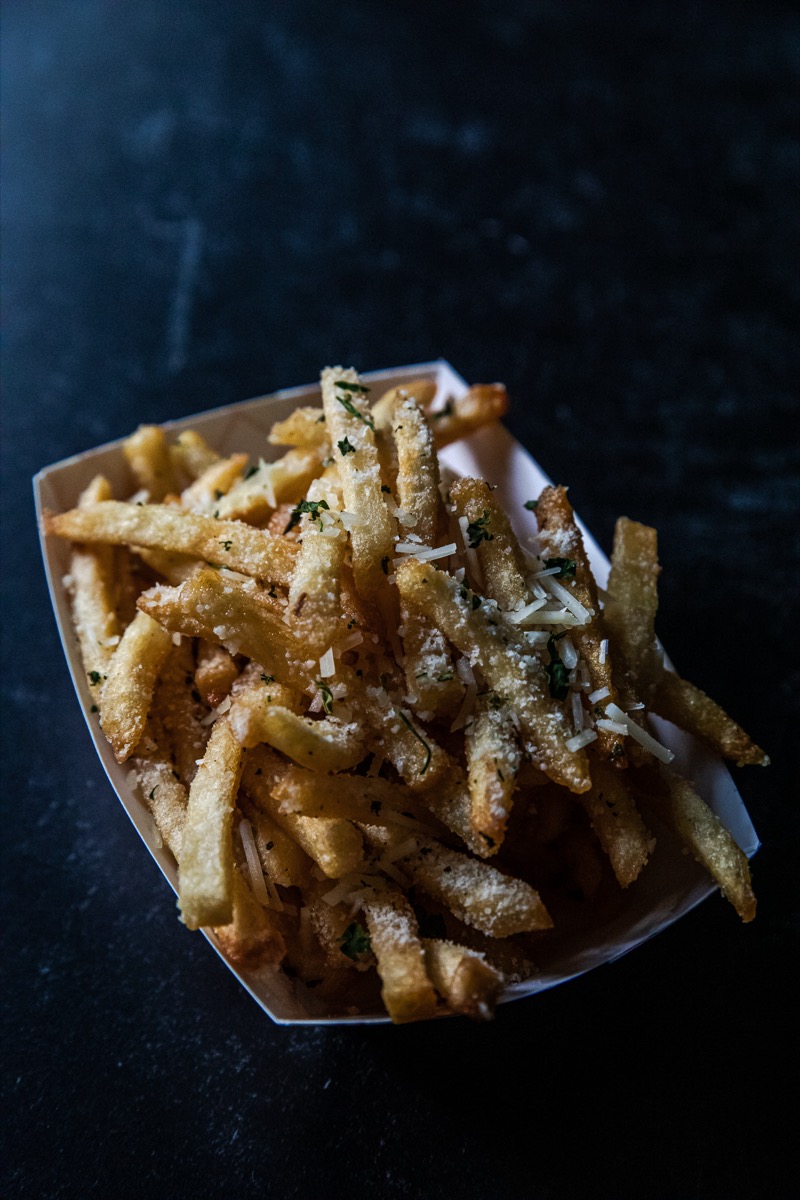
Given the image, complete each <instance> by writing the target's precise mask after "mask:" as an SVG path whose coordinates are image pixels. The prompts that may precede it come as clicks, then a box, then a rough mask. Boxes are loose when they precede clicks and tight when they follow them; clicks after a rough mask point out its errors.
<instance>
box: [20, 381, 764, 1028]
mask: <svg viewBox="0 0 800 1200" xmlns="http://www.w3.org/2000/svg"><path fill="white" fill-rule="evenodd" d="M420 377H425V378H435V379H436V382H437V396H438V398H439V399H444V398H445V397H447V396H458V395H461V394H462V393H463V392H464V391H465V390H466V387H467V384H466V382H465V381H464V380H463V379H462V378H461V377H460V376H459V375H458V374H456V372H455V371H454V370H453V369H452V367H450V365H449V364H448V363H446V362H443V361H439V362H433V363H419V364H416V365H414V366H408V367H397V368H393V369H391V370H385V371H374V372H371V373H366V374H364V375H363V378H364V379H365V380H366V381H367V382H368V383H369V384H370V385H371V386H372V387H373V389H374V390H375V392H379V391H380V390H382V389H384V388H389V387H393V386H395V385H397V384H403V383H408V382H410V381H411V380H413V379H418V378H420ZM307 404H319V386H318V385H317V384H311V385H309V386H307V387H298V388H291V389H289V390H285V391H280V392H276V393H274V394H273V395H270V396H261V397H258V398H256V399H253V400H246V401H244V402H242V403H238V404H231V405H228V406H226V407H224V408H217V409H212V410H211V411H209V412H205V413H200V414H198V415H196V416H192V417H187V418H185V419H184V420H180V421H170V422H166V423H165V424H164V428H165V429H166V430H167V431H168V432H170V433H172V434H174V435H177V434H178V433H180V432H181V431H182V430H184V429H196V430H197V431H198V432H200V433H201V434H202V435H203V436H204V437H205V438H206V439H207V440H208V441H209V443H210V444H211V445H212V446H214V448H215V449H216V450H218V451H219V452H220V453H221V454H223V455H228V454H232V453H234V452H236V451H239V452H241V451H245V452H248V451H249V452H251V453H252V454H254V455H256V456H262V457H264V458H265V459H267V460H270V459H272V458H276V457H278V455H279V454H280V453H281V450H280V448H279V447H274V446H270V445H269V443H268V442H267V436H266V435H267V433H268V431H269V429H270V427H271V426H272V424H273V422H274V421H276V420H279V419H282V418H283V417H286V416H287V415H288V414H289V413H290V412H291V411H292V410H293V409H294V408H296V407H297V406H298V405H307ZM121 447H122V441H118V442H111V443H108V444H107V445H105V446H100V447H98V448H97V449H95V450H90V451H87V452H86V453H85V454H79V455H76V456H75V457H73V458H69V459H65V460H64V461H62V462H59V463H55V464H53V465H52V466H50V467H46V468H45V469H44V470H42V471H40V472H39V474H38V475H36V477H35V478H34V493H35V499H36V510H37V517H38V519H39V528H40V530H41V517H42V513H43V512H44V510H45V509H49V510H50V511H54V512H61V511H64V510H65V509H68V508H72V507H74V505H75V504H76V503H77V499H78V496H79V494H80V492H81V491H82V489H83V488H84V487H85V486H86V485H87V484H88V483H89V482H90V480H91V479H92V478H93V477H94V476H95V475H96V474H97V473H98V472H102V473H103V474H104V475H105V476H106V477H107V478H108V479H109V481H110V483H111V485H112V487H113V488H114V489H115V490H116V491H117V494H124V491H125V488H126V487H127V486H128V474H127V466H126V464H125V462H124V458H123V455H122V453H121ZM441 459H442V462H443V463H445V464H446V465H447V466H449V467H450V468H452V469H453V470H454V471H455V472H456V473H457V474H460V475H474V476H478V477H479V478H484V479H487V480H488V481H489V482H490V483H492V484H495V485H497V495H498V500H499V501H500V503H501V504H502V506H503V507H504V508H505V509H506V511H507V512H508V513H509V514H510V515H511V520H512V524H513V525H516V527H517V529H516V531H517V533H518V534H520V535H521V536H524V535H525V534H529V533H530V520H529V519H528V524H527V527H526V524H525V510H524V508H523V504H524V502H525V501H526V500H529V499H530V498H531V497H532V496H537V495H538V494H539V492H540V491H541V489H542V488H543V487H544V486H546V485H547V484H549V483H550V482H551V480H550V479H548V477H547V476H546V475H545V473H544V472H543V471H542V469H541V468H540V467H539V466H538V464H537V463H536V462H534V460H533V459H532V458H531V457H530V455H529V454H528V453H527V452H526V450H524V449H523V447H522V446H521V445H520V444H519V443H518V442H517V441H515V439H514V438H513V437H512V436H511V435H510V434H509V432H508V431H507V430H506V429H505V428H504V427H502V426H495V427H493V428H489V429H486V430H483V431H481V432H479V433H477V434H475V435H473V436H472V437H470V438H468V439H466V440H464V441H462V442H458V443H455V444H454V445H452V446H449V447H448V448H447V449H445V450H444V451H443V452H442V454H441ZM579 524H581V530H582V533H583V536H584V539H585V543H586V549H587V552H588V554H589V557H590V560H591V564H592V568H593V570H594V573H595V576H596V578H597V581H598V583H599V584H600V586H601V587H603V586H605V584H606V581H607V578H608V569H609V564H608V560H607V559H606V557H605V555H604V554H603V552H602V551H601V550H600V548H599V546H598V545H597V543H596V542H595V541H594V539H593V538H592V537H591V535H590V534H589V533H588V531H587V529H586V528H585V526H584V525H583V524H582V523H580V522H579ZM40 536H41V538H42V554H43V557H44V565H45V570H46V573H47V580H48V585H49V589H50V596H51V599H52V602H53V609H54V612H55V616H56V621H57V623H58V629H59V633H60V636H61V642H62V645H63V647H64V653H65V655H66V658H67V662H68V664H69V668H70V672H71V675H72V682H73V685H74V687H75V691H76V693H77V696H78V700H79V702H80V704H81V707H82V709H83V714H84V717H85V719H86V724H87V727H88V729H89V735H90V737H91V739H92V741H93V742H94V746H95V749H96V751H97V754H98V756H99V758H100V761H101V763H102V764H103V767H104V769H105V772H106V774H107V776H108V778H109V780H110V782H111V785H112V787H113V788H114V790H115V792H116V793H117V796H118V798H119V801H120V803H121V804H122V806H123V807H124V809H125V811H126V812H127V814H128V816H129V817H130V819H131V821H132V822H133V824H134V826H135V827H136V830H137V832H138V833H139V836H140V837H141V839H142V841H143V842H144V844H145V845H146V846H147V849H148V850H149V851H150V854H151V855H152V856H153V858H154V859H155V861H156V863H157V864H158V866H159V868H160V869H161V871H162V873H163V875H164V877H165V878H166V880H167V881H168V883H169V884H170V886H171V887H172V889H173V891H175V892H176V894H177V869H176V865H175V861H174V859H173V858H172V855H171V854H170V852H169V851H168V850H167V849H166V848H165V847H163V845H162V843H161V838H160V836H159V834H158V832H157V830H156V828H155V825H154V822H153V818H152V817H151V815H150V813H149V811H148V809H147V807H146V805H145V803H144V801H143V799H142V797H141V796H140V795H139V793H138V790H137V789H136V788H135V787H134V786H133V785H132V784H131V782H130V781H129V774H130V768H129V767H128V766H127V765H126V764H124V763H123V764H119V763H118V762H117V761H116V759H115V757H114V754H113V752H112V750H111V747H110V746H109V744H108V742H107V741H106V739H105V737H104V736H103V733H102V731H101V729H100V727H99V724H98V722H97V718H96V717H95V716H94V715H93V714H92V713H91V712H90V709H91V705H92V697H91V695H90V693H89V688H88V684H87V681H86V677H85V674H84V670H83V664H82V662H81V656H80V651H79V648H78V644H77V639H76V637H75V634H74V632H73V629H72V620H71V615H70V601H69V596H68V594H67V590H66V588H65V586H64V583H63V579H64V576H65V575H66V574H67V572H68V569H69V556H70V547H69V544H68V543H67V542H66V541H64V540H63V539H61V538H56V537H51V538H45V537H44V536H43V535H40ZM653 720H654V725H655V732H656V734H657V736H658V737H659V738H660V740H662V741H663V742H664V743H665V744H666V745H668V746H669V748H670V749H671V750H673V752H674V753H675V756H676V757H675V766H676V768H677V769H678V770H679V771H680V772H681V773H682V774H684V775H686V776H687V777H688V778H690V779H692V780H693V781H694V783H695V786H696V788H697V790H698V791H699V793H700V795H701V796H702V797H703V798H704V799H705V800H706V802H707V803H708V804H710V806H711V808H712V809H713V810H714V812H715V813H716V814H717V815H718V816H719V817H720V819H721V820H722V821H723V823H724V824H725V825H726V826H727V828H728V829H729V830H730V831H731V833H732V834H733V836H734V837H735V839H736V841H737V842H738V843H739V845H740V846H741V848H742V849H743V850H744V851H745V853H746V854H747V855H748V856H751V855H753V854H754V853H755V851H756V850H757V848H758V838H757V836H756V832H755V829H754V828H753V825H752V823H751V821H750V818H749V816H748V814H747V811H746V810H745V807H744V804H743V802H742V799H741V797H740V795H739V793H738V791H737V789H736V787H735V785H734V783H733V780H732V778H731V776H730V773H729V772H728V770H727V768H726V767H725V765H724V764H723V763H722V762H721V761H720V760H719V759H716V758H714V757H712V756H711V755H710V754H709V753H708V752H707V751H706V750H705V749H703V748H702V747H701V746H700V745H699V744H698V743H697V742H696V741H694V739H692V738H690V737H688V736H687V735H685V734H683V733H682V732H681V731H680V730H678V729H676V728H675V727H674V726H673V725H670V724H668V723H667V722H665V721H659V720H658V719H657V718H653ZM657 832H660V831H657ZM715 890H716V886H715V884H714V882H713V880H711V878H710V877H709V876H708V875H707V874H706V872H705V871H703V870H702V868H700V867H699V866H697V864H695V863H694V861H693V860H692V859H691V858H690V857H689V856H687V855H685V854H683V853H682V852H681V849H680V847H678V846H677V844H676V843H674V841H673V840H672V839H671V838H670V837H669V835H666V836H664V837H659V838H658V844H657V848H656V852H655V854H654V856H653V858H652V859H651V861H650V862H649V863H648V864H647V867H646V868H645V870H644V871H643V872H642V874H641V876H640V877H639V879H638V880H637V881H636V882H635V883H634V884H633V885H632V886H631V887H630V888H628V889H627V891H626V892H625V893H624V903H623V904H622V905H621V907H620V909H619V911H618V912H617V913H616V915H615V916H614V917H613V918H611V919H609V920H607V921H606V922H605V923H604V924H601V926H600V927H599V928H598V927H596V928H592V929H591V930H586V931H583V932H582V933H579V934H568V935H567V936H566V937H565V938H564V939H563V940H560V939H559V938H558V936H557V934H556V933H555V932H554V934H553V935H552V943H550V942H548V943H543V947H544V952H543V953H542V955H541V956H540V958H539V957H537V973H536V975H535V977H534V978H532V979H529V980H527V981H526V982H525V983H522V984H515V985H512V986H511V987H509V988H508V989H507V991H506V992H505V994H504V996H503V999H502V1001H501V1003H503V1002H507V1001H511V1000H519V999H522V998H523V997H527V996H533V995H535V994H536V993H537V992H541V991H545V990H546V989H549V988H552V987H556V986H557V985H558V984H561V983H565V982H566V981H567V980H569V979H572V978H574V977H576V976H578V975H581V974H583V973H584V972H586V971H589V970H591V969H592V968H594V967H597V966H600V965H602V964H604V963H609V962H613V960H614V959H616V958H619V957H620V956H621V955H623V954H626V953H628V952H629V951H630V950H633V949H634V948H635V947H636V946H639V945H641V943H642V942H644V941H646V940H647V939H649V938H651V937H652V936H653V935H654V934H656V933H658V932H659V931H660V930H662V929H665V928H667V927H668V926H669V925H671V924H672V923H673V922H674V921H676V920H678V918H680V917H682V916H683V915H684V914H685V913H687V912H689V911H690V910H691V909H692V908H694V907H695V906H696V905H697V904H699V903H700V902H701V901H702V900H704V899H705V898H706V897H707V896H709V895H710V894H711V893H712V892H713V891H715ZM176 920H177V914H176ZM186 936H187V937H188V936H190V934H189V933H188V931H187V935H186ZM204 936H205V937H206V938H207V940H208V941H209V942H210V944H211V945H212V946H213V947H214V949H215V950H217V953H218V954H220V957H221V958H222V961H223V962H225V965H226V966H227V967H228V969H229V970H230V971H232V972H233V974H234V975H235V976H236V977H237V979H238V980H239V982H240V983H241V984H242V986H243V987H244V988H246V989H247V991H248V992H249V993H250V995H251V996H252V997H253V999H254V1000H255V1001H256V1002H257V1003H258V1004H259V1005H260V1006H261V1008H262V1009H263V1010H264V1012H266V1013H267V1014H268V1015H269V1016H270V1017H271V1018H272V1019H273V1021H276V1022H278V1023H279V1024H283V1025H299V1024H328V1025H336V1024H354V1023H355V1024H359V1023H379V1022H388V1020H389V1018H388V1017H387V1016H386V1014H385V1013H384V1012H368V1013H364V1012H361V1013H358V1014H355V1015H353V1014H346V1013H331V1012H329V1011H327V1009H326V1008H325V1006H324V1005H323V1004H322V1003H321V1001H320V998H319V997H317V996H315V994H314V992H313V990H312V989H309V988H307V987H305V985H304V984H302V983H301V982H300V981H299V980H296V979H290V978H289V977H288V976H287V975H285V974H284V973H283V972H282V971H280V970H279V971H277V972H274V971H271V970H270V971H248V970H243V969H241V968H237V967H234V966H232V965H231V963H229V962H228V961H227V960H226V959H225V958H224V957H223V955H222V954H221V951H220V949H219V947H218V945H217V944H216V940H215V938H214V935H213V934H211V933H206V932H205V931H204ZM547 947H550V948H549V949H548V948H547ZM540 959H541V961H540Z"/></svg>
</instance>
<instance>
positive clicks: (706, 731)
mask: <svg viewBox="0 0 800 1200" xmlns="http://www.w3.org/2000/svg"><path fill="white" fill-rule="evenodd" d="M651 707H652V709H653V712H655V713H658V715H659V716H660V717H665V718H666V719H667V720H668V721H672V723H673V724H674V725H678V726H679V727H680V728H681V729H685V730H686V732H687V733H691V734H693V735H694V736H695V737H697V738H699V739H700V741H702V742H705V744H706V745H707V746H708V747H709V748H710V749H711V750H713V751H714V753H715V754H719V755H721V757H722V758H730V759H733V761H734V762H735V763H736V765H737V767H744V766H749V765H753V764H755V765H757V766H762V767H766V766H769V758H768V756H767V755H766V754H765V753H764V751H763V750H762V749H761V747H760V746H757V745H756V744H755V742H754V741H753V740H752V738H750V737H749V736H748V734H746V733H745V731H744V730H743V729H742V727H741V726H740V725H737V724H736V722H735V721H734V720H733V719H732V718H731V717H729V716H728V714H727V713H726V712H725V710H724V709H723V708H720V706H719V705H718V704H717V703H716V701H714V700H712V699H711V697H710V696H707V695H706V694H705V692H702V691H701V690H700V688H699V687H695V685H694V684H693V683H689V682H688V681H687V680H686V679H681V677H680V676H679V675H675V674H674V673H673V672H672V671H667V670H664V671H662V672H661V674H660V675H659V678H658V682H657V684H656V688H655V693H654V695H653V700H652V705H651Z"/></svg>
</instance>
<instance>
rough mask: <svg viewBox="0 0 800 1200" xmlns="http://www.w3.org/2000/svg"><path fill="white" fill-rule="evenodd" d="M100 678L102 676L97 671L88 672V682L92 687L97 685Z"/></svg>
mask: <svg viewBox="0 0 800 1200" xmlns="http://www.w3.org/2000/svg"><path fill="white" fill-rule="evenodd" d="M102 678H103V676H102V675H101V674H100V672H99V671H90V672H89V682H90V683H91V685H92V687H97V685H98V683H99V682H100V680H101V679H102Z"/></svg>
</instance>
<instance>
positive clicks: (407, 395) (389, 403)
mask: <svg viewBox="0 0 800 1200" xmlns="http://www.w3.org/2000/svg"><path fill="white" fill-rule="evenodd" d="M435 396H436V384H435V382H434V381H433V380H432V379H415V380H413V381H412V382H410V383H404V384H399V385H398V386H397V387H392V388H389V389H388V391H386V392H384V393H383V395H382V396H381V397H380V398H379V399H378V400H376V401H375V403H374V404H373V405H372V419H373V420H374V422H375V425H376V426H377V428H378V429H383V430H388V429H389V427H390V426H391V423H392V417H393V414H394V410H395V407H396V405H397V402H398V401H403V400H407V399H410V400H413V401H414V402H415V403H416V404H418V405H419V406H420V407H421V408H422V409H423V410H425V409H428V408H429V407H430V405H431V404H432V402H433V400H434V398H435Z"/></svg>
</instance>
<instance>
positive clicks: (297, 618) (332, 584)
mask: <svg viewBox="0 0 800 1200" xmlns="http://www.w3.org/2000/svg"><path fill="white" fill-rule="evenodd" d="M334 528H338V527H336V526H334ZM346 550H347V540H346V538H345V536H344V531H343V530H341V529H339V533H338V536H336V537H328V536H326V534H325V532H322V531H317V530H315V529H312V528H309V527H308V526H306V527H305V529H304V530H303V540H302V542H301V543H300V553H299V554H298V556H297V561H296V563H295V568H294V574H293V575H292V582H291V584H290V586H289V623H290V625H291V627H292V629H293V630H294V631H295V633H296V634H297V636H298V638H300V639H301V640H302V641H303V644H304V645H305V646H306V647H307V649H308V654H309V656H310V657H314V658H317V657H319V656H320V655H322V654H324V653H325V651H326V650H327V649H328V647H329V646H331V645H332V644H333V642H334V639H335V636H336V634H337V633H338V625H339V622H340V619H341V611H342V601H341V580H342V570H343V567H344V559H345V553H346Z"/></svg>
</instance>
